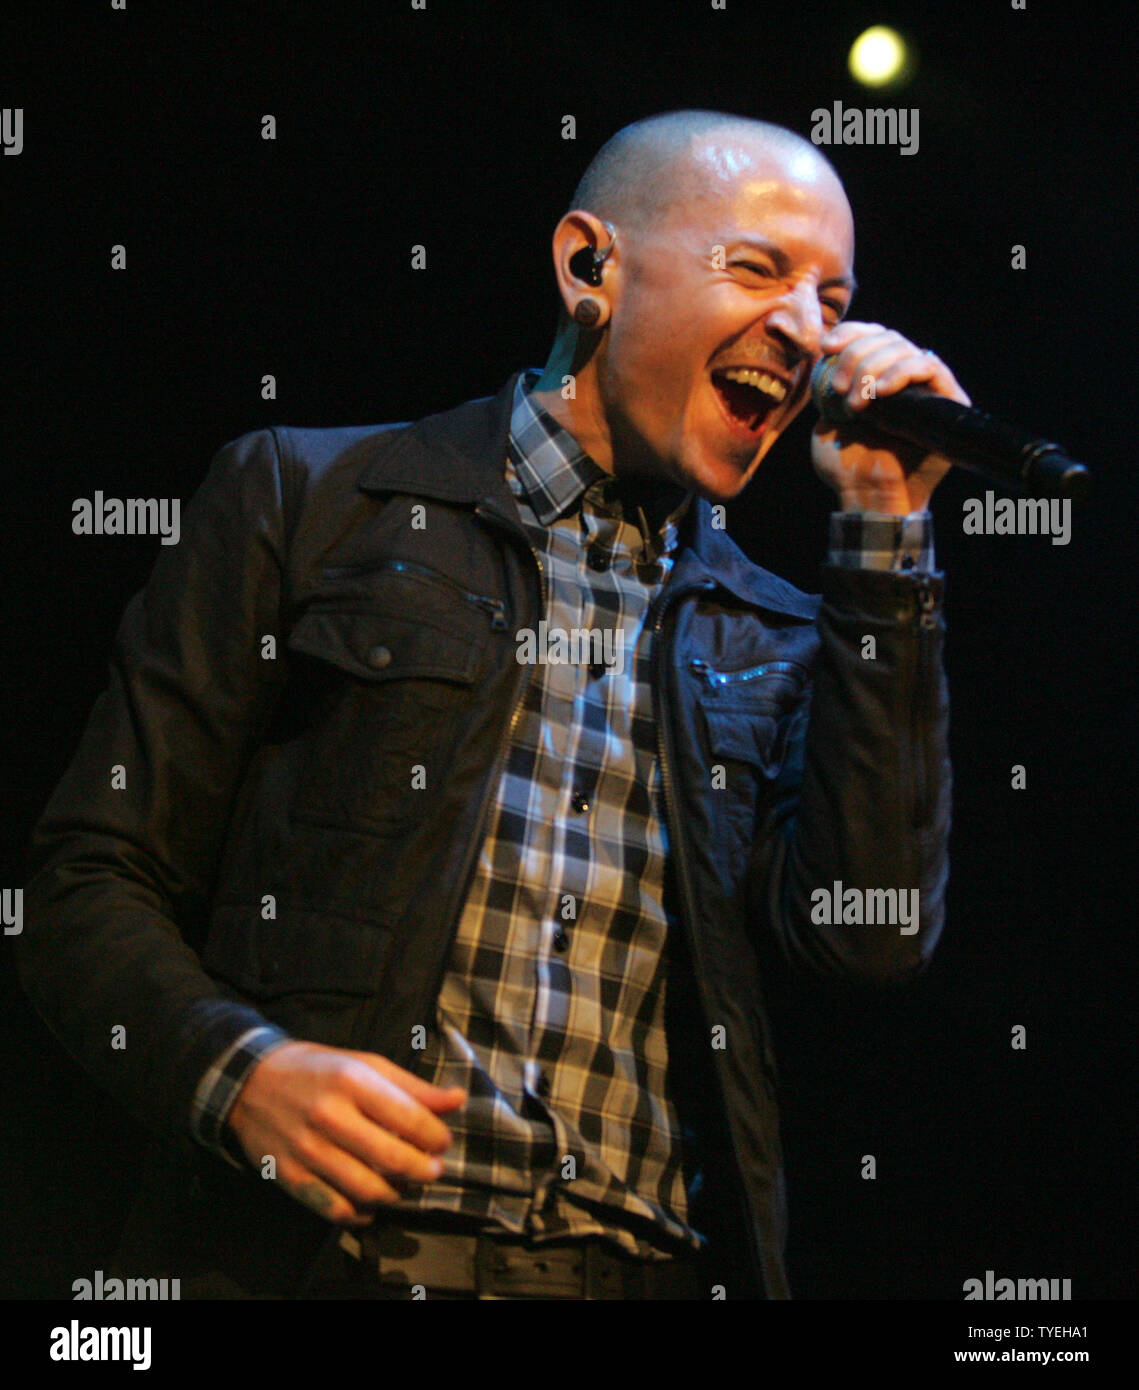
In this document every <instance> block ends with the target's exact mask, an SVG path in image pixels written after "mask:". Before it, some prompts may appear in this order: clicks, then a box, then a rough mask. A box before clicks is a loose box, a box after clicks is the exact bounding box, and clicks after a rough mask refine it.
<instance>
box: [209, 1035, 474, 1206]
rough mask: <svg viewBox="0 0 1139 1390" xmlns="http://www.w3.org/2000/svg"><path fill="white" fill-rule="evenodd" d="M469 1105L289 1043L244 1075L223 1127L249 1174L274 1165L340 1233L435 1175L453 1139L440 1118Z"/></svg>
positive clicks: (359, 1059) (367, 1062)
mask: <svg viewBox="0 0 1139 1390" xmlns="http://www.w3.org/2000/svg"><path fill="white" fill-rule="evenodd" d="M466 1098H467V1093H466V1091H464V1090H463V1088H462V1087H461V1086H451V1087H448V1088H447V1089H446V1090H442V1089H440V1088H439V1087H438V1086H432V1085H431V1084H430V1083H429V1082H426V1081H423V1080H421V1079H420V1078H419V1077H418V1076H414V1075H412V1073H411V1072H409V1071H405V1070H404V1069H403V1068H402V1067H398V1066H396V1064H395V1063H394V1062H392V1061H389V1060H388V1058H386V1057H381V1056H379V1055H378V1054H377V1053H374V1052H350V1051H346V1050H344V1049H341V1048H338V1047H324V1046H322V1045H321V1044H319V1043H311V1042H289V1043H284V1044H282V1046H280V1047H277V1048H274V1049H273V1051H272V1052H270V1053H268V1054H267V1055H266V1056H265V1057H263V1058H262V1059H261V1061H260V1062H258V1063H257V1065H256V1066H255V1067H254V1068H253V1070H252V1071H251V1072H250V1073H249V1076H248V1078H247V1079H246V1081H245V1083H244V1085H243V1086H242V1088H241V1091H240V1092H239V1094H238V1097H237V1100H236V1101H235V1102H234V1105H233V1109H232V1110H231V1111H230V1114H229V1119H228V1121H227V1123H228V1125H229V1127H230V1129H231V1130H232V1131H233V1133H234V1134H235V1135H236V1136H237V1138H238V1140H239V1142H240V1144H241V1147H242V1149H243V1150H244V1151H245V1155H246V1157H247V1158H248V1159H249V1161H250V1163H252V1164H253V1165H254V1166H255V1167H257V1168H260V1167H261V1166H262V1164H263V1162H264V1160H265V1158H266V1157H267V1156H268V1155H270V1154H271V1155H272V1156H273V1157H274V1159H275V1160H276V1172H277V1181H278V1182H279V1183H280V1184H281V1186H282V1187H283V1188H284V1189H285V1191H286V1192H288V1193H289V1195H290V1196H292V1197H294V1198H296V1200H297V1201H299V1202H303V1203H304V1205H305V1206H308V1207H311V1208H312V1210H313V1211H315V1212H317V1213H318V1214H319V1215H320V1216H323V1217H324V1218H325V1220H327V1221H331V1222H334V1223H335V1224H337V1225H345V1226H366V1225H368V1224H369V1223H370V1222H371V1220H372V1218H373V1213H374V1211H375V1208H376V1207H377V1206H380V1205H383V1204H385V1203H391V1202H395V1201H398V1200H399V1197H400V1195H401V1192H402V1190H403V1188H404V1187H405V1185H406V1184H407V1183H425V1182H430V1181H431V1180H432V1179H433V1178H437V1177H438V1176H439V1175H440V1173H441V1172H442V1171H443V1165H442V1162H441V1160H440V1159H439V1158H438V1157H437V1155H438V1154H440V1153H442V1151H443V1150H444V1149H446V1148H447V1146H448V1145H449V1144H450V1142H451V1131H450V1130H449V1129H448V1128H447V1126H446V1125H445V1124H444V1123H443V1121H442V1120H440V1119H439V1118H438V1116H439V1115H440V1114H446V1113H447V1112H448V1111H451V1110H455V1109H457V1108H458V1107H459V1106H460V1105H462V1104H463V1102H464V1101H465V1100H466Z"/></svg>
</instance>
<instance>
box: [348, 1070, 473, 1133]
mask: <svg viewBox="0 0 1139 1390" xmlns="http://www.w3.org/2000/svg"><path fill="white" fill-rule="evenodd" d="M353 1057H354V1059H362V1064H361V1062H360V1061H356V1060H354V1061H353V1064H352V1067H351V1070H350V1071H346V1073H345V1075H346V1077H348V1078H350V1079H351V1082H352V1099H353V1100H354V1101H355V1103H356V1105H357V1106H358V1107H359V1109H360V1111H361V1112H362V1113H363V1114H364V1115H365V1116H367V1118H368V1119H370V1120H372V1121H374V1122H375V1123H376V1124H378V1125H382V1126H383V1127H384V1128H385V1129H388V1130H391V1131H392V1133H393V1134H395V1135H398V1136H399V1137H400V1138H401V1139H403V1140H406V1141H407V1143H409V1144H412V1145H414V1146H415V1147H416V1148H417V1149H422V1150H423V1151H424V1152H425V1153H428V1154H436V1153H441V1152H442V1151H443V1150H444V1149H445V1148H447V1146H448V1145H449V1144H450V1142H451V1131H450V1130H449V1129H448V1128H447V1126H446V1125H445V1124H444V1123H443V1121H442V1120H441V1119H439V1118H438V1116H436V1115H435V1114H433V1113H432V1111H431V1110H430V1109H428V1107H427V1103H426V1102H434V1103H435V1104H438V1105H440V1107H441V1108H443V1107H445V1108H446V1109H448V1110H454V1109H455V1108H456V1107H457V1106H458V1105H461V1104H462V1103H463V1101H464V1100H465V1099H466V1092H465V1091H464V1090H463V1089H462V1088H461V1087H454V1088H451V1091H443V1090H441V1089H440V1088H439V1087H437V1086H431V1085H430V1083H428V1082H424V1081H422V1080H421V1079H420V1078H419V1077H414V1076H412V1075H411V1073H410V1072H406V1071H404V1070H403V1068H402V1067H398V1066H396V1064H395V1063H394V1062H387V1058H381V1057H377V1056H376V1055H375V1054H372V1053H363V1054H361V1053H356V1054H353ZM385 1062H386V1063H387V1066H386V1067H385V1066H384V1065H383V1064H384V1063H385ZM389 1070H390V1073H391V1074H390V1075H389ZM405 1088H406V1089H405ZM452 1092H453V1094H452ZM429 1093H430V1094H429Z"/></svg>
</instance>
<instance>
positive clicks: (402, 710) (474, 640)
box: [287, 575, 490, 834]
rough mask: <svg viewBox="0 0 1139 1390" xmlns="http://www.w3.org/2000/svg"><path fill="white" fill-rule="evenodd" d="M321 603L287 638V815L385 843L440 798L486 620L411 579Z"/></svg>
mask: <svg viewBox="0 0 1139 1390" xmlns="http://www.w3.org/2000/svg"><path fill="white" fill-rule="evenodd" d="M393 577H394V578H395V579H396V580H397V581H398V582H396V583H394V584H385V585H383V586H382V589H383V592H382V593H380V594H377V595H376V597H375V598H374V599H373V600H371V601H369V602H368V603H367V604H363V603H360V602H351V601H345V600H322V601H320V602H318V603H316V604H314V605H313V606H311V607H310V608H309V609H308V610H307V611H306V612H305V613H304V614H303V616H302V617H301V618H300V619H299V620H298V622H297V623H296V625H295V627H294V628H293V630H292V632H291V633H290V635H289V637H288V642H287V645H288V647H289V649H290V651H291V652H292V653H293V654H294V655H295V656H298V657H300V658H301V659H302V660H301V661H300V663H299V665H300V667H301V672H300V674H301V677H302V681H303V684H304V687H305V691H306V701H305V703H306V717H305V721H304V725H305V727H304V732H303V734H302V735H301V738H300V744H301V748H300V750H299V752H300V765H299V768H298V771H297V777H296V784H295V791H294V795H293V799H292V806H291V808H290V814H291V818H292V819H293V820H294V821H302V822H307V823H310V824H315V825H326V826H331V827H335V828H342V829H353V830H361V831H365V832H371V833H375V834H386V833H391V832H395V831H400V830H403V829H406V828H407V827H408V826H409V825H410V824H412V823H414V822H415V821H417V820H419V819H420V818H422V816H423V814H424V812H425V810H426V809H427V808H428V807H429V805H430V804H431V802H432V800H433V799H437V796H438V792H439V789H440V786H441V784H442V780H443V778H444V776H445V775H446V770H447V766H448V762H449V760H450V756H451V753H452V751H453V748H454V746H455V743H456V741H457V739H458V737H459V735H460V733H461V730H462V727H463V724H464V722H465V717H466V715H467V714H468V711H469V709H470V706H471V704H472V696H473V691H474V687H475V685H476V682H477V680H478V679H479V677H480V676H481V675H482V674H483V673H484V672H485V658H486V656H487V647H488V643H489V641H490V635H489V634H490V622H489V620H488V614H487V612H485V611H483V610H481V609H480V608H479V607H478V606H477V605H475V604H465V603H463V602H462V601H461V600H459V601H458V602H456V601H454V600H453V599H452V598H451V597H450V595H447V594H443V593H440V592H437V591H435V590H433V589H432V588H431V586H429V585H423V584H420V583H418V582H414V583H410V584H409V583H406V582H403V581H402V580H400V577H399V576H398V575H397V576H393Z"/></svg>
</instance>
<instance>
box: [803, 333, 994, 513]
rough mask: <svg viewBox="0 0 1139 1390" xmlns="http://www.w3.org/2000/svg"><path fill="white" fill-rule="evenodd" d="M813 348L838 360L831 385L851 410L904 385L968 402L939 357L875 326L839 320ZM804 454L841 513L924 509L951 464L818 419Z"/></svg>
mask: <svg viewBox="0 0 1139 1390" xmlns="http://www.w3.org/2000/svg"><path fill="white" fill-rule="evenodd" d="M820 347H821V348H822V351H823V353H824V354H825V355H827V356H832V355H833V356H837V357H838V363H837V365H836V366H835V369H834V373H833V375H832V376H831V385H832V387H833V388H834V389H835V391H837V392H838V394H839V395H844V396H845V397H846V403H847V405H848V406H849V407H850V409H851V410H854V411H858V410H864V409H865V408H866V406H867V405H868V404H869V402H870V401H871V400H872V399H875V398H879V397H882V396H890V395H893V394H894V392H895V391H901V390H902V388H903V387H905V386H909V385H911V384H921V385H923V386H925V387H927V388H928V389H929V390H930V391H931V392H932V393H933V394H934V395H937V396H947V397H948V398H949V399H950V400H953V401H959V402H960V403H961V404H962V405H972V401H970V399H969V397H968V396H967V395H966V394H965V392H964V391H962V389H961V387H960V386H959V385H958V382H957V378H956V377H955V376H954V375H953V373H952V372H951V371H950V370H949V368H948V367H947V366H946V365H945V363H944V362H943V361H942V360H941V358H940V357H936V356H934V355H933V354H932V353H930V352H927V351H923V350H922V349H921V348H919V347H915V346H914V345H913V343H911V342H910V341H909V340H908V339H906V338H903V337H902V335H901V334H900V333H894V332H892V331H891V330H890V329H888V328H883V327H882V325H881V324H880V323H840V324H839V325H838V326H837V327H836V328H832V329H830V330H829V331H828V332H827V333H826V334H825V335H824V337H823V338H822V340H821V342H820ZM871 390H872V391H873V395H871V394H870V393H871ZM811 459H812V462H813V463H814V465H815V471H816V472H817V473H818V475H819V477H820V478H822V480H823V482H824V483H826V484H827V485H828V486H829V487H831V488H833V489H834V491H835V492H836V493H837V494H838V496H839V504H840V507H841V509H842V510H843V511H844V512H858V511H866V512H888V513H892V514H894V515H896V516H906V515H908V514H909V513H910V512H920V511H924V510H925V509H926V506H927V505H928V503H929V499H930V495H931V494H932V492H933V490H934V488H935V487H936V486H937V485H938V483H939V482H940V481H941V479H942V478H943V477H944V476H945V474H946V473H947V472H948V471H949V467H950V462H949V460H948V459H947V458H945V457H944V456H943V455H941V454H926V455H924V456H923V454H922V451H921V449H920V448H918V447H917V446H916V445H913V444H907V443H905V442H903V441H902V440H900V439H893V438H890V437H889V436H887V435H884V434H879V433H875V432H871V431H868V430H867V431H863V430H861V429H859V430H858V432H857V437H856V435H855V433H854V427H846V426H841V425H840V426H837V427H836V426H834V425H832V424H830V423H828V422H827V421H825V420H820V421H819V423H818V424H817V425H816V426H815V430H814V434H813V435H812V436H811Z"/></svg>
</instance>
